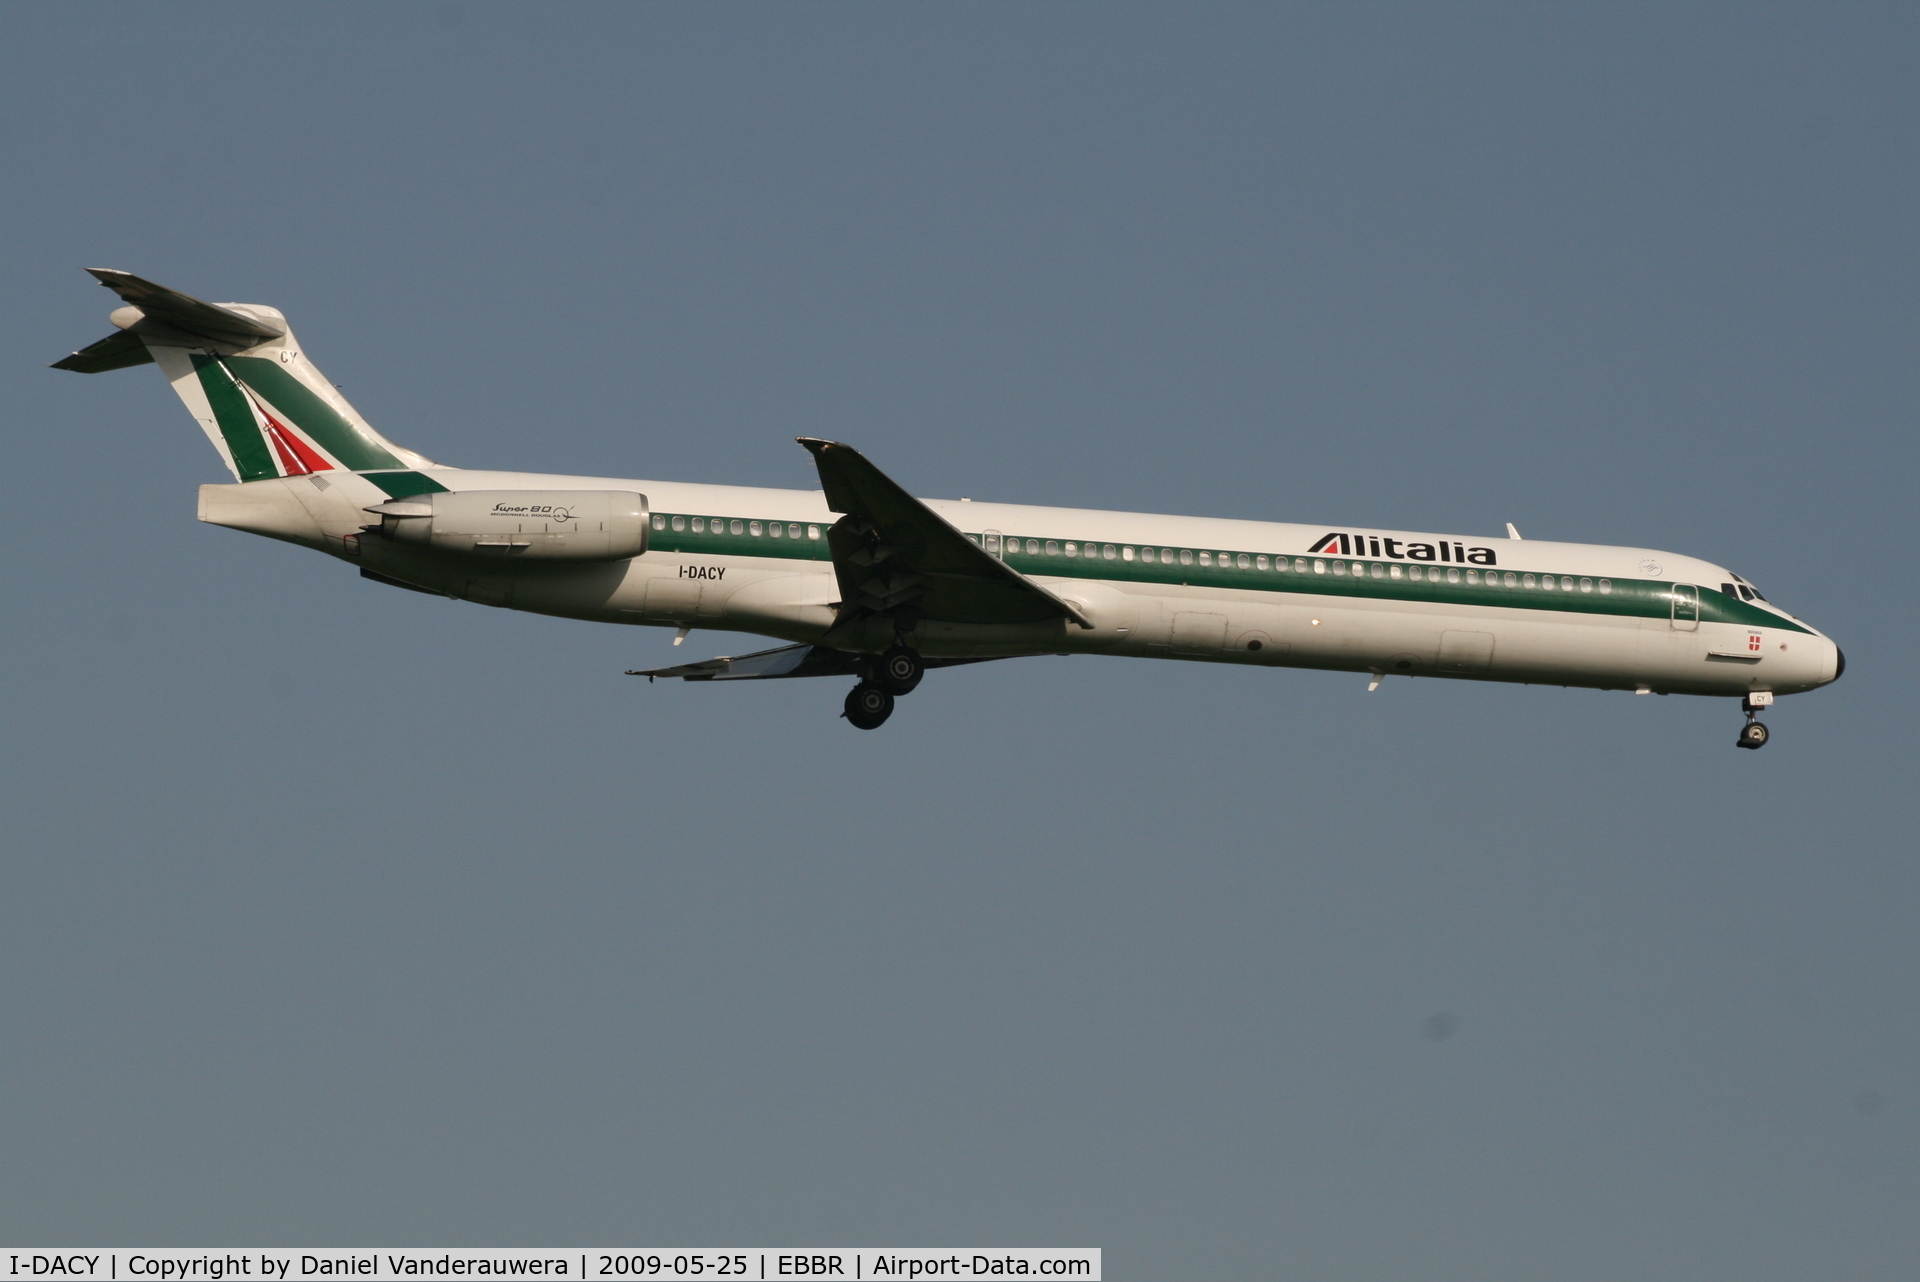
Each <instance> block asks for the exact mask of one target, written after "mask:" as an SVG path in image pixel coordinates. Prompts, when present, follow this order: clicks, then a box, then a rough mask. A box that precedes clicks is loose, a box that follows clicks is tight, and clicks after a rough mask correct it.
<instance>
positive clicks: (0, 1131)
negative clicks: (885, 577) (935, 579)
mask: <svg viewBox="0 0 1920 1282" xmlns="http://www.w3.org/2000/svg"><path fill="white" fill-rule="evenodd" d="M1917 53H1920V16H1917V15H1916V11H1915V10H1914V9H1913V8H1912V6H1908V5H1887V6H1882V7H1875V6H1847V5H1803V6H1797V7H1777V6H1765V5H1754V4H1738V5H1734V4H1729V5H1718V6H1698V5H1695V6H1687V5H1671V4H1657V5H1646V6H1638V7H1636V6H1626V5H1587V6H1551V5H1515V6H1505V7H1501V6H1492V7H1489V6H1470V5H1452V6H1439V5H1398V6H1392V5H1389V6H1364V5H1340V6H1314V7H1303V8H1289V7H1283V6H1278V5H1265V4H1263V5H1248V6H1233V5H1168V6H1158V7H1154V6H1147V7H1142V6H1125V5H1117V4H1098V5H1093V4H1086V5H1075V4H1051V5H990V4H976V5H966V6H959V5H947V6H924V5H907V4H885V5H848V4H842V5H702V6H683V5H644V6H641V5H624V6H613V5H592V6H580V5H541V6H538V7H535V6H499V5H490V4H478V3H473V4H465V3H448V4H440V5H434V4H425V5H372V6H358V5H351V4H329V5H305V6H295V5H281V6H261V5H256V4H246V5H240V4H231V5H229V4H196V5H177V4H176V5H98V4H61V5H37V6H36V5H12V6H9V7H8V8H7V9H6V10H5V12H4V13H0V158H3V159H4V182H3V183H0V211H3V212H0V220H3V221H4V226H5V230H6V236H5V240H4V250H0V253H3V254H4V262H5V265H6V269H5V281H6V287H7V301H8V305H7V306H6V308H5V309H4V314H0V353H4V359H0V380H3V382H0V405H4V413H5V423H6V430H7V438H6V439H7V441H8V466H7V469H6V471H7V493H8V495H9V503H8V508H9V512H10V515H11V523H10V527H9V531H10V537H11V540H12V548H11V554H10V555H8V556H6V557H5V558H4V559H0V575H4V584H5V600H6V609H5V612H4V615H3V616H0V682H3V683H4V704H3V705H0V707H3V708H4V725H5V736H4V745H5V748H4V751H5V762H4V767H5V768H4V772H0V789H3V790H4V793H3V795H0V802H3V804H4V832H5V843H4V844H5V850H4V856H3V857H0V916H3V917H4V922H5V925H4V928H3V929H0V1236H4V1238H5V1239H6V1240H10V1241H14V1242H20V1241H24V1240H27V1239H34V1240H38V1241H43V1242H48V1241H56V1240H57V1241H61V1242H76V1243H78V1242H84V1243H107V1242H115V1243H129V1244H137V1243H150V1244H180V1245H189V1244H221V1243H241V1244H244V1243H255V1244H267V1243H273V1244H283V1243H284V1244H289V1245H317V1244H339V1243H384V1244H419V1245H441V1244H474V1245H488V1244H497V1245H516V1244H519V1245H526V1244H548V1243H556V1242H573V1243H582V1242H584V1243H603V1244H638V1245H647V1244H661V1243H667V1244H673V1243H679V1244H711V1245H723V1244H734V1243H750V1244H760V1243H767V1244H803V1243H804V1244H811V1243H829V1242H831V1243H842V1244H866V1245H961V1246H964V1245H984V1244H1007V1245H1097V1246H1102V1247H1105V1248H1106V1250H1107V1252H1108V1254H1107V1257H1106V1258H1107V1267H1108V1270H1109V1272H1108V1276H1110V1277H1113V1278H1127V1279H1145V1278H1153V1279H1159V1278H1189V1277H1252V1276H1284V1277H1290V1278H1314V1279H1382V1280H1385V1279H1405V1278H1414V1277H1418V1278H1422V1279H1428V1280H1447V1279H1461V1280H1467V1279H1474V1280H1476V1282H1479V1280H1485V1279H1537V1278H1542V1277H1553V1278H1557V1279H1571V1280H1576V1282H1579V1280H1585V1279H1596V1280H1597V1279H1618V1278H1623V1277H1634V1278H1687V1279H1690V1280H1693V1282H1700V1280H1714V1279H1728V1280H1733V1279H1739V1280H1740V1282H1756V1280H1760V1279H1804V1278H1808V1277H1830V1278H1842V1277H1844V1278H1849V1279H1881V1278H1886V1279H1893V1278H1902V1279H1905V1278H1911V1277H1912V1270H1913V1267H1914V1262H1915V1260H1916V1259H1920V1026H1917V1022H1920V931H1916V920H1917V914H1916V910H1917V909H1920V893H1917V892H1920V869H1917V868H1916V863H1917V860H1916V855H1917V854H1920V850H1917V849H1916V848H1917V847H1920V842H1916V840H1915V836H1914V832H1915V823H1916V818H1917V816H1916V792H1917V788H1916V785H1917V784H1920V777H1917V775H1920V772H1917V771H1916V768H1915V748H1914V743H1915V735H1916V732H1917V730H1920V706H1916V705H1917V703H1920V700H1916V682H1915V677H1914V674H1913V671H1912V669H1911V666H1910V665H1909V664H1908V663H1907V658H1908V657H1910V656H1911V654H1912V652H1913V647H1914V639H1915V637H1916V635H1920V626H1917V625H1920V618H1916V610H1915V604H1914V602H1915V593H1914V586H1913V569H1912V564H1911V562H1912V553H1911V547H1912V543H1913V539H1914V533H1913V520H1912V518H1913V512H1914V501H1913V487H1914V482H1915V470H1916V469H1915V464H1916V455H1917V452H1916V446H1915V414H1914V406H1915V405H1916V403H1917V402H1920V387H1916V376H1915V351H1916V339H1917V338H1920V335H1917V334H1916V328H1917V327H1916V318H1917V317H1920V312H1916V299H1920V280H1916V256H1915V244H1916V223H1915V214H1916V208H1917V206H1920V190H1917V185H1916V171H1915V165H1916V156H1920V115H1917V114H1916V101H1915V85H1916V70H1917V69H1916V54H1917ZM85 266H107V267H118V268H124V269H126V270H130V271H134V272H137V273H140V274H142V275H145V276H149V277H151V278H152V279H155V280H158V281H160V282H162V283H164V284H168V285H171V286H174V287H176V288H179V289H182V290H184V291H186V292H188V293H191V294H195V295H198V296H200V297H204V298H210V299H216V300H237V301H245V302H260V303H268V304H272V305H274V306H278V307H281V308H283V309H284V310H285V311H286V312H287V314H288V315H289V317H290V318H291V319H292V323H293V325H294V326H295V328H296V330H297V332H298V333H299V335H300V337H301V340H302V343H303V346H304V348H305V350H306V351H307V352H308V353H309V354H310V355H311V356H313V357H314V359H315V360H316V361H317V362H318V364H319V365H320V367H321V368H322V369H324V370H325V371H326V372H327V374H328V375H329V377H331V378H332V379H333V380H334V381H336V382H338V383H340V384H342V385H343V386H344V387H345V389H346V392H347V394H348V395H349V396H350V397H351V398H352V399H353V401H354V402H355V404H356V405H357V406H358V407H359V408H360V409H361V410H362V411H363V412H364V413H365V414H366V415H367V416H368V418H369V419H370V420H372V421H373V422H374V423H375V424H376V425H377V426H378V427H379V428H380V429H381V430H382V431H384V432H385V433H387V434H388V435H389V436H391V437H392V438H394V439H395V440H397V441H399V442H401V443H403V444H406V445H409V446H413V447H417V448H419V449H420V450H422V451H423V452H425V453H427V454H429V455H430V456H432V457H434V458H436V459H439V460H441V461H443V462H446V463H449V464H454V465H463V466H476V467H498V468H514V469H531V470H541V471H553V472H569V473H585V474H601V475H610V476H627V477H639V478H662V477H665V478H677V479H686V480H699V481H713V482H723V483H740V484H753V485H779V486H793V487H796V488H813V487H814V485H815V481H814V477H813V473H812V471H811V468H810V466H809V461H808V459H807V456H806V455H805V454H804V453H803V452H802V451H801V450H800V449H799V448H798V447H797V446H795V445H794V444H793V441H792V438H793V437H795V436H798V435H816V436H827V437H833V438H835V439H839V440H844V441H848V442H850V443H853V444H855V445H857V446H859V447H860V448H861V449H863V450H865V451H867V452H868V453H869V454H870V455H871V457H872V458H873V459H874V460H875V461H876V462H878V463H879V464H880V465H881V466H882V467H884V468H886V469H888V470H889V471H890V472H891V473H892V474H893V475H895V476H896V477H898V478H899V479H900V480H901V481H902V482H903V483H905V484H907V485H908V486H909V487H911V488H913V489H915V490H916V491H918V492H920V493H923V494H928V495H932V496H942V497H956V496H959V495H968V496H971V497H973V498H975V499H996V500H1007V501H1014V502H1037V503H1058V504H1065V505H1081V506H1089V507H1110V508H1122V509H1134V510H1149V511H1168V512H1181V513H1194V514H1202V515H1218V516H1234V517H1249V518H1268V519H1277V520H1293V521H1303V522H1310V523H1321V522H1324V523H1326V524H1327V525H1328V528H1336V527H1338V526H1341V525H1351V524H1363V525H1364V524H1371V525H1385V526H1390V527H1400V528H1415V529H1443V530H1455V531H1460V532H1462V533H1475V532H1477V533H1482V534H1487V535H1493V534H1497V533H1498V532H1500V531H1501V530H1502V528H1503V523H1504V522H1507V521H1513V522H1515V523H1516V524H1517V525H1518V526H1519V527H1520V529H1521V530H1522V531H1523V532H1524V533H1526V534H1527V535H1529V536H1532V537H1537V538H1554V539H1563V540H1579V541H1594V542H1606V543H1625V544H1635V545H1647V546H1653V547H1658V548H1664V549H1670V550H1674V551H1679V552H1685V553H1690V554H1695V555H1699V556H1702V557H1706V558H1709V559H1712V560H1717V561H1720V562H1723V563H1725V564H1728V565H1730V566H1732V567H1733V568H1734V569H1736V570H1738V571H1739V572H1741V573H1742V574H1744V575H1746V576H1747V577H1749V578H1750V579H1752V580H1753V581H1754V582H1756V583H1757V584H1759V585H1760V586H1761V588H1762V589H1763V590H1764V591H1766V592H1767V593H1768V594H1769V595H1770V596H1771V597H1772V598H1773V599H1774V600H1775V601H1777V602H1779V603H1781V604H1782V605H1784V606H1785V607H1786V608H1788V609H1790V610H1792V611H1794V612H1795V613H1797V614H1799V615H1801V616H1803V617H1805V618H1807V619H1809V620H1810V621H1812V622H1814V623H1815V624H1816V625H1818V626H1820V627H1822V628H1823V629H1825V630H1827V631H1829V632H1830V633H1831V634H1832V635H1834V636H1835V637H1836V638H1837V639H1838V640H1839V642H1840V644H1841V645H1842V646H1843V647H1844V648H1845V650H1846V652H1847V656H1848V662H1849V667H1848V672H1847V675H1846V678H1845V680H1843V681H1841V682H1840V683H1839V684H1837V685H1835V686H1833V687H1831V688H1830V689H1826V690H1822V691H1819V692H1817V693H1813V694H1809V695H1804V696H1800V697H1795V698H1791V699H1787V700H1784V701H1783V702H1782V703H1781V705H1780V706H1778V707H1777V708H1776V709H1775V710H1774V712H1773V714H1772V715H1770V716H1769V717H1768V718H1767V720H1768V721H1769V722H1770V724H1771V725H1772V727H1773V730H1774V740H1773V743H1772V745H1771V746H1769V747H1768V748H1767V749H1766V750H1765V751H1763V752H1758V753H1749V752H1741V751H1739V750H1737V749H1736V748H1735V747H1734V745H1733V738H1734V732H1735V730H1736V728H1737V727H1738V725H1739V722H1740V716H1739V713H1738V712H1737V710H1736V708H1735V706H1734V704H1733V703H1732V702H1730V701H1718V700H1712V701H1710V700H1700V699H1685V698H1678V697H1676V698H1671V699H1667V698H1634V697H1631V696H1627V695H1623V694H1602V693H1595V692H1590V691H1566V690H1560V689H1535V688H1520V687H1505V686H1497V685H1480V684H1474V683H1468V682H1454V681H1428V680H1417V681H1409V680H1401V679H1392V680H1389V681H1388V682H1387V683H1386V685H1385V686H1384V687H1383V688H1382V689H1381V690H1380V691H1378V692H1377V693H1375V694H1371V695H1369V694H1367V693H1365V690H1364V687H1365V678H1364V677H1361V676H1351V675H1340V674H1326V673H1301V672H1287V671H1264V670H1248V669H1235V668H1229V667H1219V666H1209V665H1202V664H1165V663H1161V664H1156V663H1150V662H1143V661H1130V662H1121V661H1118V660H1112V659H1101V658H1075V659H1060V658H1048V659H1034V660H1025V661H1018V662H1010V663H1001V664H989V665H982V666H979V667H975V668H968V669H964V670H958V671H953V672H936V673H934V674H933V675H932V676H931V677H930V678H929V679H928V681H927V682H926V684H925V685H924V686H923V687H922V689H921V690H920V692H918V693H916V694H915V695H913V696H912V697H911V698H910V699H908V700H905V701H904V702H903V703H902V705H901V708H900V710H899V712H898V713H897V714H896V715H895V717H894V719H893V720H892V721H891V722H890V723H889V724H888V725H887V726H886V727H885V729H884V730H881V731H879V732H876V733H872V734H862V733H859V732H857V731H854V730H852V729H850V728H849V727H848V726H847V725H846V724H845V723H844V722H842V721H840V720H838V719H837V714H838V711H839V705H840V700H841V698H842V696H843V694H844V691H845V684H846V683H845V682H843V681H840V680H837V679H836V680H823V681H818V682H806V681H795V682H780V683H769V684H764V685H743V686H739V687H732V688H711V687H702V686H688V685H682V684H678V683H673V684H658V685H653V686H648V685H645V684H643V683H641V682H637V681H634V680H631V679H629V678H625V677H623V676H621V675H620V672H621V670H622V669H624V668H627V667H632V666H638V665H648V664H656V663H660V662H663V661H666V660H668V659H670V658H678V657H682V656H688V657H703V656H704V655H707V654H714V653H728V652H738V651H739V649H740V647H741V644H743V643H742V642H740V641H739V640H738V639H737V638H732V637H728V636H726V635H722V634H711V633H708V634H702V633H698V632H696V633H695V634H694V635H693V637H692V638H691V639H690V640H689V642H688V645H687V647H686V648H683V649H682V650H680V651H674V650H672V649H671V648H670V646H669V644H668V639H669V634H667V633H666V632H664V631H650V630H642V629H622V628H615V627H608V626H601V625H590V624H583V623H573V622H564V621H559V620H552V619H544V618H538V617H533V616H526V615H515V614H511V613H507V612H502V611H496V610H491V609H487V608H485V607H481V606H475V605H469V604H456V603H453V602H448V601H436V600H433V599H431V598H428V597H424V596H420V595H416V594H413V593H407V592H399V591H394V590H391V589H388V588H383V587H380V586H377V585H373V584H370V583H367V582H363V581H362V580H360V579H358V578H357V577H356V576H355V575H354V574H353V572H352V571H351V570H350V569H348V568H345V567H342V566H341V565H339V564H338V563H335V562H332V561H329V560H327V559H325V558H323V557H320V556H317V555H314V554H311V553H307V552H302V551H299V550H297V549H294V548H290V547H287V546H285V545H281V544H276V543H272V542H269V541H267V540H263V539H256V538H249V537H247V536H243V535H240V534H237V533H234V532H232V531H228V530H222V529H216V528H213V527H210V526H202V525H199V524H197V523H196V522H195V520H194V518H193V514H194V501H195V495H194V487H195V486H196V485H198V484H200V483H202V482H207V481H222V480H226V479H227V477H226V475H225V473H224V471H223V469H222V468H221V467H220V465H219V463H218V461H217V459H216V458H215V456H214V455H213V453H212V451H211V450H210V449H209V448H208V446H207V445H206V443H205V441H204V440H203V439H202V438H201V436H200V434H199V432H198V430H197V429H196V427H195V426H194V424H193V423H192V422H191V421H190V419H189V418H188V417H187V415H186V414H185V412H184V411H183V410H182V408H181V406H180V405H179V404H178V403H177V401H176V400H175V399H174V397H173V395H172V393H171V392H170V391H168V390H167V388H166V386H165V384H164V383H163V382H162V380H161V379H160V378H159V377H158V376H157V374H156V373H155V371H153V370H152V369H135V370H129V371H124V372H121V373H117V374H112V375H103V376H98V377H91V378H89V377H80V376H76V375H72V374H67V373H61V372H56V371H51V370H48V369H46V368H45V366H46V364H47V363H48V362H50V361H52V360H55V359H58V358H59V357H61V356H63V355H65V354H66V353H67V352H69V351H71V350H72V349H74V348H76V347H79V346H82V345H84V344H86V343H88V342H91V341H92V340H94V339H96V338H99V337H101V336H102V335H104V334H106V333H108V332H109V327H108V326H107V324H106V320H105V315H106V312H107V311H108V310H109V309H110V308H111V307H113V306H114V305H115V304H116V300H114V299H113V297H112V296H111V295H109V294H108V293H107V292H106V291H104V290H102V289H100V288H98V287H97V286H96V285H94V283H93V282H92V281H91V280H90V279H89V278H88V277H86V276H84V275H82V274H81V272H80V270H79V269H80V268H82V267H85Z"/></svg>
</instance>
